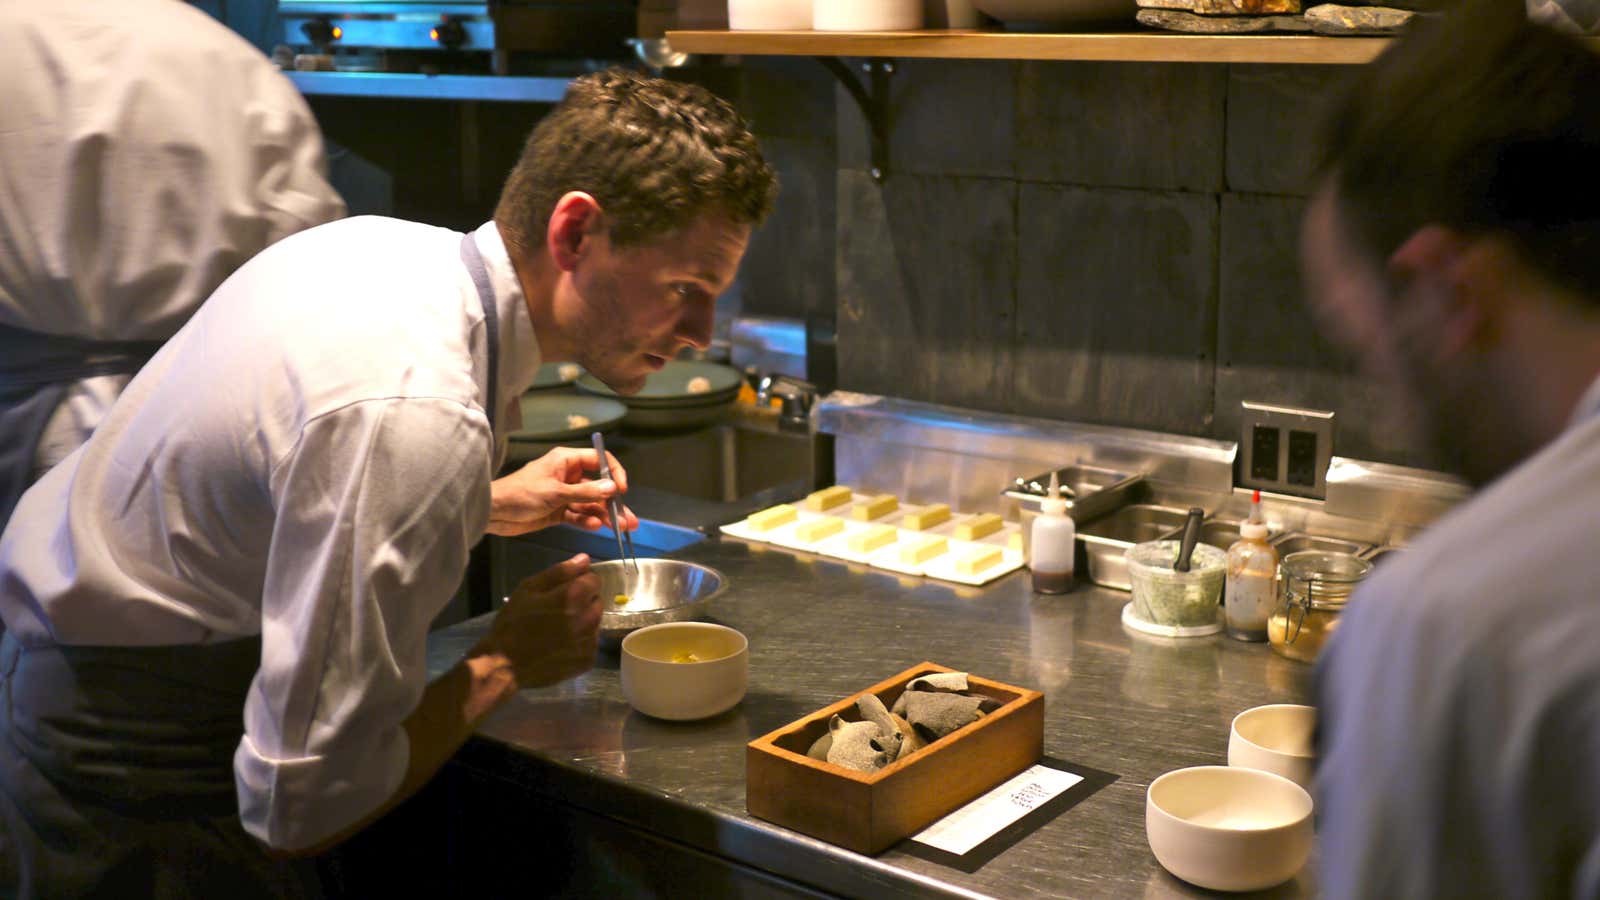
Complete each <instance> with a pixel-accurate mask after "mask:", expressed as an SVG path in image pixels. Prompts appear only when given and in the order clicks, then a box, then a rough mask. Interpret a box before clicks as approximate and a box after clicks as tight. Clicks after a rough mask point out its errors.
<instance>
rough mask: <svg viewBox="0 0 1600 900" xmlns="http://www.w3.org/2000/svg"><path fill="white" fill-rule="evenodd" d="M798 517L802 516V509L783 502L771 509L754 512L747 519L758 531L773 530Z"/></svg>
mask: <svg viewBox="0 0 1600 900" xmlns="http://www.w3.org/2000/svg"><path fill="white" fill-rule="evenodd" d="M798 518H800V510H798V509H795V508H794V507H792V506H790V505H789V504H787V503H782V504H779V505H778V506H774V507H772V508H771V509H764V510H762V511H761V512H758V513H752V514H751V515H750V517H749V518H748V519H746V520H745V521H747V522H749V523H750V527H751V528H754V529H755V530H756V531H771V530H772V529H774V528H779V527H781V526H784V525H787V524H789V523H790V522H793V521H794V520H795V519H798Z"/></svg>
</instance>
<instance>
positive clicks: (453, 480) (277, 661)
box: [234, 398, 490, 851]
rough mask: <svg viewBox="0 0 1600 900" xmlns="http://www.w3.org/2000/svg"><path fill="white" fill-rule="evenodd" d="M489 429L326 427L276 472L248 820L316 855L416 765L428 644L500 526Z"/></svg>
mask: <svg viewBox="0 0 1600 900" xmlns="http://www.w3.org/2000/svg"><path fill="white" fill-rule="evenodd" d="M489 442H490V436H489V428H488V424H487V422H486V421H485V420H484V418H483V416H482V414H481V413H480V412H478V411H475V410H468V409H466V408H465V407H463V406H462V405H461V404H459V403H457V402H454V401H450V400H436V399H427V398H424V399H417V398H408V399H388V400H370V401H364V402H360V403H355V404H351V405H349V406H346V407H344V408H341V409H339V410H337V411H334V412H331V413H328V414H325V415H322V416H319V417H317V418H315V419H312V420H311V421H310V422H309V423H308V424H307V425H306V426H305V427H304V429H303V430H302V432H301V435H300V439H299V441H298V442H297V443H296V445H295V446H294V448H293V449H292V450H291V451H290V452H289V453H288V454H287V455H286V456H285V458H283V459H282V460H281V461H279V462H278V463H277V464H276V465H275V467H274V468H273V470H272V473H273V474H272V477H271V483H270V485H269V486H268V489H269V490H270V492H271V495H272V499H273V503H274V505H275V507H276V509H277V518H276V524H275V525H274V527H273V533H272V545H271V550H270V552H269V555H268V563H267V567H268V571H267V573H266V578H265V586H264V589H263V596H262V646H261V668H260V671H259V672H258V673H257V675H256V678H255V681H254V682H253V683H252V685H251V688H250V694H249V697H248V699H247V701H246V704H245V736H244V738H243V740H242V741H240V745H239V749H238V751H237V753H236V754H235V757H234V771H235V776H236V779H237V786H238V792H239V809H240V818H241V820H242V822H243V824H244V827H245V828H246V829H247V830H248V831H249V832H250V833H251V834H253V835H255V836H256V837H257V838H258V839H260V840H261V841H263V842H265V843H266V844H268V845H269V846H272V847H274V848H277V849H282V850H291V851H292V850H301V849H305V848H307V847H310V846H314V845H316V844H318V843H320V842H322V841H325V840H326V839H328V838H329V837H332V836H333V835H336V834H338V833H339V832H340V831H342V830H344V829H346V828H348V827H349V826H350V825H352V824H354V823H355V822H357V821H359V820H361V819H362V818H364V817H365V816H367V815H368V814H370V813H371V812H372V811H373V810H375V809H377V808H378V807H379V806H380V805H382V804H383V803H384V802H385V801H386V800H387V799H388V798H389V797H390V796H391V795H392V794H393V793H394V791H395V789H396V788H397V787H398V786H399V784H400V782H401V779H402V778H403V776H404V774H405V771H406V766H407V764H408V760H409V744H408V741H407V737H406V734H405V731H404V729H403V723H404V721H405V719H406V717H407V716H408V715H410V713H411V712H412V711H413V710H414V709H415V708H416V706H417V704H418V702H419V700H420V699H421V697H422V693H423V690H424V688H425V687H426V681H427V671H426V639H427V633H428V627H429V625H430V623H431V622H432V620H433V618H434V616H435V615H436V614H437V613H438V612H439V610H440V609H442V608H443V607H444V605H445V604H446V603H447V602H448V601H449V599H450V597H451V596H452V595H453V594H454V592H455V590H456V588H457V586H458V584H459V582H460V579H461V574H462V572H463V570H464V569H465V567H466V561H467V555H468V552H469V550H470V549H471V547H472V545H473V544H474V543H476V541H477V540H478V538H479V536H481V535H482V534H483V529H484V527H485V525H486V524H487V521H488V515H489Z"/></svg>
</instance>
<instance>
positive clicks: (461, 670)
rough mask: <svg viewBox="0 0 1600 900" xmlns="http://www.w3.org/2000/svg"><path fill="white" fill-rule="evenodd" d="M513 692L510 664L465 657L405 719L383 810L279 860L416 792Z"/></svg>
mask: <svg viewBox="0 0 1600 900" xmlns="http://www.w3.org/2000/svg"><path fill="white" fill-rule="evenodd" d="M516 692H517V682H516V677H515V675H514V674H513V672H512V669H511V662H510V661H509V660H507V659H506V658H505V657H504V656H501V655H499V654H492V653H491V654H481V655H475V656H470V657H468V658H467V659H464V660H462V661H461V662H459V663H456V664H455V665H454V666H452V667H451V668H450V670H449V671H448V672H446V673H445V674H444V675H443V676H441V677H440V678H438V679H436V680H434V681H433V683H431V684H429V685H428V687H427V689H426V690H424V691H423V694H422V702H420V703H418V704H417V708H416V709H415V710H413V711H412V713H411V715H410V716H407V717H406V720H405V723H404V728H405V732H406V739H407V740H408V741H409V742H410V745H411V751H410V755H409V757H408V760H407V764H406V773H405V776H404V777H403V778H402V779H401V781H400V786H399V787H398V788H396V789H395V792H394V793H393V794H391V795H390V796H389V799H388V800H386V801H384V803H383V805H382V806H380V807H378V808H377V809H375V810H373V811H372V812H371V813H369V814H368V815H366V816H364V817H362V819H361V820H360V821H358V822H356V823H355V824H353V825H351V826H350V827H348V828H345V829H344V830H342V831H340V832H339V833H338V834H336V835H334V836H332V837H330V838H328V839H327V840H325V841H322V842H321V843H319V844H317V845H316V846H314V847H308V848H305V849H303V850H298V851H291V852H288V853H284V854H282V855H285V856H292V857H299V856H316V855H318V854H321V853H324V852H326V851H328V850H331V849H333V848H334V847H336V846H338V845H339V844H341V843H343V842H344V841H346V840H348V839H349V838H351V837H353V836H354V835H355V834H356V833H357V832H359V831H361V829H363V828H365V827H367V826H368V825H370V824H372V823H373V822H375V821H377V820H378V819H379V818H381V817H382V816H383V815H384V814H385V813H387V812H388V811H389V810H391V809H393V808H394V807H396V806H398V805H399V804H400V803H401V802H403V801H404V800H405V799H406V798H408V797H410V796H411V795H412V794H415V793H416V792H417V791H419V790H421V789H422V786H423V785H425V784H427V783H428V780H429V779H430V778H432V777H433V776H434V773H436V772H438V771H439V769H440V768H441V767H442V766H443V765H444V764H445V762H447V761H448V760H449V759H450V757H451V756H453V755H454V754H455V752H456V751H457V750H459V749H460V748H461V745H462V744H464V743H466V742H467V738H469V737H471V736H472V732H473V729H475V728H476V727H477V725H478V723H479V722H480V721H482V720H483V718H484V716H487V715H488V714H489V713H491V712H493V711H494V709H495V707H497V706H499V705H500V704H501V703H504V702H505V701H506V700H509V699H510V698H511V696H512V695H513V694H515V693H516Z"/></svg>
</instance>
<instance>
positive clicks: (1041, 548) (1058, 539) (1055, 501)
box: [1028, 472, 1078, 594]
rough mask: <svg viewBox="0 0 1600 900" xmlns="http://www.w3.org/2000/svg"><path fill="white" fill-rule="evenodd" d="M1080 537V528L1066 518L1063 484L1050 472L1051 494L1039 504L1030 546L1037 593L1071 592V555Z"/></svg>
mask: <svg viewBox="0 0 1600 900" xmlns="http://www.w3.org/2000/svg"><path fill="white" fill-rule="evenodd" d="M1077 536H1078V530H1077V526H1076V525H1075V524H1074V523H1073V521H1072V517H1071V516H1069V515H1067V501H1065V500H1063V499H1061V482H1060V480H1059V479H1058V478H1057V477H1056V473H1054V472H1051V473H1050V495H1049V496H1047V497H1045V498H1044V499H1043V500H1041V501H1039V517H1038V518H1036V519H1034V520H1033V537H1032V539H1031V540H1030V541H1029V543H1028V550H1029V553H1028V565H1029V566H1030V567H1031V568H1032V569H1033V590H1034V593H1038V594H1065V593H1066V592H1067V591H1070V590H1072V554H1073V553H1074V552H1075V551H1076V549H1077V548H1076V546H1075V541H1076V539H1077Z"/></svg>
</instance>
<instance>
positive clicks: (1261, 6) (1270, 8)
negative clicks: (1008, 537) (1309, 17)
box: [1138, 0, 1304, 16]
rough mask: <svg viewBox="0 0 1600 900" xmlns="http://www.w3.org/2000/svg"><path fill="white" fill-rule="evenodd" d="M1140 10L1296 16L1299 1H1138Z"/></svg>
mask: <svg viewBox="0 0 1600 900" xmlns="http://www.w3.org/2000/svg"><path fill="white" fill-rule="evenodd" d="M1138 3H1139V7H1140V8H1141V9H1172V10H1180V11H1182V12H1191V13H1194V14H1195V15H1201V16H1269V15H1298V14H1299V13H1301V12H1304V8H1303V6H1302V4H1301V2H1300V0H1138Z"/></svg>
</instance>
